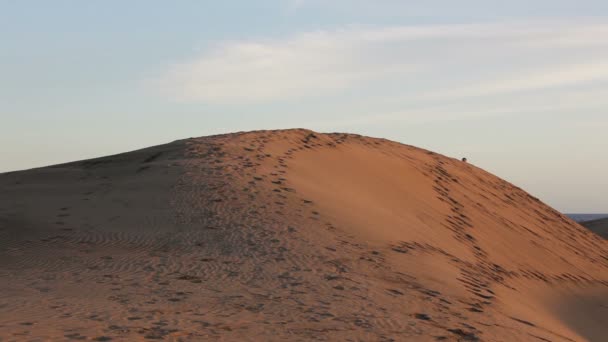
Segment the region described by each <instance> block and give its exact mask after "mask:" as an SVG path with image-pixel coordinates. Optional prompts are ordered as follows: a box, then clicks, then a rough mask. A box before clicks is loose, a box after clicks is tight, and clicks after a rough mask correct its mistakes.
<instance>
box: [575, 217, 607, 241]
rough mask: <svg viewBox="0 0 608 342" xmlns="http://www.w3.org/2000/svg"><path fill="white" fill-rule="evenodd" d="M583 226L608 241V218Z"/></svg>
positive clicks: (588, 222)
mask: <svg viewBox="0 0 608 342" xmlns="http://www.w3.org/2000/svg"><path fill="white" fill-rule="evenodd" d="M581 225H583V226H585V227H587V228H589V229H590V230H591V231H592V232H594V233H596V234H598V235H599V236H602V237H604V238H606V239H608V218H603V219H599V220H593V221H587V222H581Z"/></svg>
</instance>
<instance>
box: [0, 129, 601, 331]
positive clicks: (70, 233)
mask: <svg viewBox="0 0 608 342" xmlns="http://www.w3.org/2000/svg"><path fill="white" fill-rule="evenodd" d="M0 336H2V337H1V338H0V340H1V341H13V340H15V341H28V340H53V341H55V340H97V341H109V340H112V341H139V340H152V339H161V340H168V341H208V340H223V341H275V340H276V341H309V340H313V339H314V340H326V341H437V340H444V341H477V340H481V341H602V339H603V338H605V337H606V336H608V242H607V241H606V240H604V239H603V238H601V237H599V236H598V235H595V234H593V233H592V232H590V231H588V230H587V229H585V228H584V227H582V226H580V225H578V224H577V223H575V222H574V221H572V220H570V219H569V218H567V217H565V216H564V215H562V214H560V213H559V212H557V211H555V210H553V209H552V208H550V207H548V206H546V205H545V204H543V203H542V202H541V201H539V200H538V199H536V198H534V197H532V196H530V195H529V194H527V193H526V192H524V191H523V190H521V189H519V188H517V187H516V186H514V185H512V184H510V183H508V182H506V181H504V180H501V179H499V178H497V177H495V176H493V175H491V174H489V173H487V172H485V171H483V170H481V169H479V168H477V167H475V166H474V165H472V164H469V163H463V162H461V161H459V160H455V159H451V158H447V157H445V156H442V155H439V154H436V153H432V152H429V151H426V150H422V149H419V148H415V147H412V146H407V145H402V144H398V143H395V142H391V141H387V140H383V139H374V138H368V137H362V136H358V135H348V134H320V133H315V132H312V131H308V130H283V131H258V132H247V133H235V134H226V135H218V136H210V137H203V138H194V139H187V140H180V141H176V142H173V143H170V144H167V145H162V146H156V147H152V148H148V149H144V150H139V151H134V152H129V153H125V154H121V155H116V156H110V157H104V158H99V159H93V160H87V161H81V162H74V163H68V164H63V165H56V166H51V167H46V168H40V169H33V170H27V171H20V172H13V173H5V174H1V175H0Z"/></svg>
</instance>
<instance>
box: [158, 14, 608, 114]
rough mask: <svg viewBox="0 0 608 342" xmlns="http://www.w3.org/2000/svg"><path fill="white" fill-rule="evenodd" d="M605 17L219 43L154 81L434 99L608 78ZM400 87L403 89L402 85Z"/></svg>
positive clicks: (292, 93)
mask: <svg viewBox="0 0 608 342" xmlns="http://www.w3.org/2000/svg"><path fill="white" fill-rule="evenodd" d="M606 33H608V25H605V24H601V23H600V24H598V23H583V22H575V21H574V22H558V21H543V22H525V23H512V24H473V25H436V26H403V27H388V28H348V29H341V30H335V31H317V32H309V33H304V34H300V35H296V36H292V37H288V38H284V39H276V40H252V41H234V42H223V43H219V44H216V45H215V46H213V47H210V48H209V49H207V50H206V51H205V52H204V53H203V54H202V55H201V56H199V57H197V58H193V59H192V60H190V61H184V62H179V63H175V64H173V65H172V66H171V67H170V68H169V70H168V71H166V72H165V73H164V74H163V76H162V77H161V80H160V81H159V82H158V83H157V84H158V85H160V87H161V88H162V89H163V91H164V92H165V93H166V94H169V95H170V96H171V98H174V99H177V100H180V101H185V102H203V103H213V104H225V103H230V104H248V103H269V102H275V101H283V102H284V101H289V100H293V99H306V98H315V97H323V98H328V97H332V96H339V95H340V94H342V93H345V92H349V91H359V92H363V93H364V90H365V89H370V90H371V91H370V92H369V100H370V101H372V100H373V98H374V97H378V99H379V100H381V98H382V95H378V94H379V93H382V90H383V89H384V88H386V93H387V94H389V95H388V96H396V97H397V98H409V99H412V98H418V99H419V100H433V99H443V98H460V97H475V96H487V95H495V94H508V93H513V92H518V91H539V90H543V89H547V88H551V87H568V86H575V85H580V84H586V83H593V82H599V83H601V82H603V81H606V80H608V64H607V63H605V62H604V61H605V60H607V59H606V58H608V43H607V42H606V39H605V36H606ZM399 89H404V90H403V92H402V93H399Z"/></svg>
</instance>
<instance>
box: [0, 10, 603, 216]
mask: <svg viewBox="0 0 608 342" xmlns="http://www.w3.org/2000/svg"><path fill="white" fill-rule="evenodd" d="M607 109H608V1H605V0H601V1H600V0H597V1H584V0H579V1H575V0H568V1H564V0H534V1H530V0H526V1H520V0H511V1H504V0H500V1H498V0H496V1H492V0H460V1H453V0H443V1H440V0H427V1H409V0H394V1H388V0H386V1H382V0H350V1H346V0H324V1H321V0H299V1H296V0H291V1H290V0H275V1H270V0H268V1H262V0H256V1H245V0H242V1H226V0H222V1H216V0H214V1H200V0H199V1H194V0H193V1H160V0H158V1H151V0H141V1H134V0H131V1H125V0H119V1H110V0H103V1H101V0H100V1H80V0H73V1H61V0H54V1H45V0H40V1H28V0H14V1H10V0H0V119H1V120H0V156H1V158H0V172H2V171H11V170H17V169H24V168H31V167H36V166H44V165H48V164H53V163H59V162H66V161H71V160H78V159H83V158H88V157H96V156H101V155H107V154H112V153H118V152H124V151H127V150H132V149H136V148H141V147H146V146H150V145H154V144H160V143H165V142H169V141H172V140H176V139H181V138H186V137H191V136H203V135H209V134H215V133H222V132H231V131H239V130H253V129H270V128H291V127H306V128H310V129H314V130H318V131H323V132H326V131H343V132H355V133H361V134H365V135H371V136H378V137H385V138H389V139H393V140H397V141H400V142H403V143H407V144H411V145H416V146H420V147H424V148H427V149H431V150H434V151H437V152H439V153H443V154H446V155H448V156H452V157H457V158H459V157H462V156H466V157H468V159H469V160H470V161H471V162H472V163H474V164H476V165H478V166H480V167H483V168H485V169H487V170H488V171H490V172H493V173H495V174H497V175H498V176H500V177H502V178H505V179H507V180H508V181H511V182H513V183H515V184H517V185H519V186H521V187H523V188H524V189H526V190H528V191H529V192H531V193H532V194H534V195H536V196H538V197H540V198H541V199H542V200H544V201H545V202H547V203H549V204H550V205H553V206H554V207H556V208H557V209H559V210H562V211H565V212H608V195H607V194H608V153H607V151H608V111H607Z"/></svg>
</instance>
